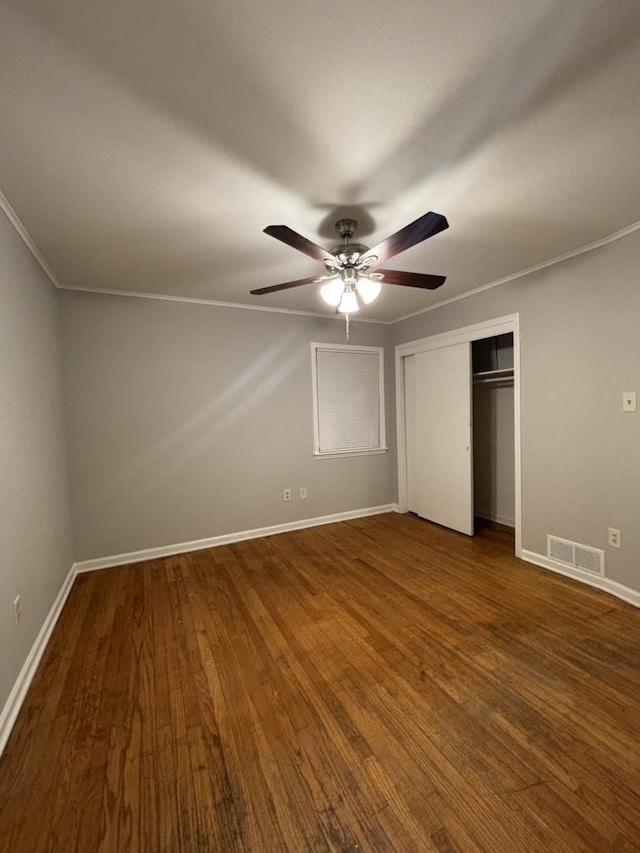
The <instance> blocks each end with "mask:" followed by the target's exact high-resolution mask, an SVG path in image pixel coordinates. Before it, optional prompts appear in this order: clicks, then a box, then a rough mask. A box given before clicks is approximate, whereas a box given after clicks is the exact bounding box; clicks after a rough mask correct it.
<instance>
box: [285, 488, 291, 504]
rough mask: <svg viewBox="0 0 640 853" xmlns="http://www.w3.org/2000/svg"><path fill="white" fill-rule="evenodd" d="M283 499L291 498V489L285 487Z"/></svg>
mask: <svg viewBox="0 0 640 853" xmlns="http://www.w3.org/2000/svg"><path fill="white" fill-rule="evenodd" d="M284 499H285V501H290V500H291V489H285V490H284Z"/></svg>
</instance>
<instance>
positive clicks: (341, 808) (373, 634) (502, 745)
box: [0, 514, 640, 853]
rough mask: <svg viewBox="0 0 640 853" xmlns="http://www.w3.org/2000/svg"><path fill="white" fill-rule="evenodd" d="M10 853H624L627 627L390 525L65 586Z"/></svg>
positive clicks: (0, 771)
mask: <svg viewBox="0 0 640 853" xmlns="http://www.w3.org/2000/svg"><path fill="white" fill-rule="evenodd" d="M0 850H1V851H6V853H39V852H40V851H46V853H71V851H78V853H94V851H99V853H112V852H113V853H115V851H118V853H120V851H129V853H134V851H135V852H136V853H137V851H140V853H185V851H186V852H187V853H191V851H223V853H235V851H247V853H248V851H261V853H262V851H264V853H277V851H372V853H385V851H402V853H405V851H407V852H408V851H416V853H425V851H440V853H451V851H461V853H472V851H486V853H538V851H539V853H580V851H590V853H594V851H596V853H599V851H602V853H605V851H617V853H631V851H636V853H637V851H639V850H640V612H639V611H638V610H636V609H635V608H633V607H632V606H630V605H627V604H625V603H623V602H620V601H618V600H617V599H615V598H612V597H610V596H608V595H606V594H605V593H602V592H599V591H597V590H594V589H592V588H590V587H587V586H583V585H580V584H578V583H574V582H572V581H569V580H568V579H565V578H563V577H560V576H557V575H554V574H552V573H550V572H546V571H544V570H543V569H538V568H535V567H533V566H530V565H527V564H525V563H522V562H520V561H518V560H516V559H515V558H514V557H513V538H512V534H511V533H510V531H508V530H507V529H505V528H500V527H497V526H495V525H493V526H492V525H485V526H483V527H482V528H481V530H480V532H479V535H477V536H476V537H474V538H473V539H468V538H467V537H465V536H462V535H458V534H455V533H452V532H450V531H447V530H445V529H443V528H440V527H437V526H435V525H431V524H429V523H427V522H424V521H421V520H419V519H417V518H415V517H412V516H408V515H407V516H401V515H396V514H389V515H385V516H378V517H375V518H366V519H359V520H354V521H350V522H344V523H342V524H336V525H328V526H325V527H317V528H313V529H309V530H303V531H298V532H295V533H287V534H282V535H279V536H273V537H270V538H267V539H262V540H253V541H248V542H243V543H238V544H235V545H230V546H226V547H221V548H215V549H211V550H208V551H199V552H194V553H191V554H185V555H181V556H177V557H169V558H166V559H162V560H153V561H149V562H146V563H138V564H136V565H132V566H123V567H121V568H117V569H107V570H104V571H101V572H94V573H91V574H85V575H81V576H79V577H78V579H77V581H76V583H75V585H74V587H73V589H72V591H71V594H70V596H69V599H68V601H67V604H66V606H65V608H64V611H63V613H62V615H61V618H60V620H59V622H58V625H57V626H56V628H55V631H54V633H53V636H52V639H51V642H50V644H49V647H48V649H47V651H46V653H45V656H44V658H43V661H42V663H41V665H40V667H39V669H38V672H37V674H36V677H35V679H34V681H33V684H32V687H31V689H30V691H29V694H28V696H27V699H26V701H25V704H24V706H23V708H22V711H21V713H20V716H19V718H18V721H17V724H16V726H15V728H14V731H13V733H12V735H11V738H10V740H9V743H8V745H7V748H6V751H5V754H4V756H3V758H2V759H1V761H0Z"/></svg>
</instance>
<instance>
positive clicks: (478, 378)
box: [473, 367, 513, 383]
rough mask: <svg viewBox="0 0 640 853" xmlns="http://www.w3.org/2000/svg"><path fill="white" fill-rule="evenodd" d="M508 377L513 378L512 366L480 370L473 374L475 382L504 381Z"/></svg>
mask: <svg viewBox="0 0 640 853" xmlns="http://www.w3.org/2000/svg"><path fill="white" fill-rule="evenodd" d="M508 379H513V367H507V368H504V369H502V370H482V371H480V372H479V373H474V374H473V381H474V382H475V383H479V382H504V381H505V380H508Z"/></svg>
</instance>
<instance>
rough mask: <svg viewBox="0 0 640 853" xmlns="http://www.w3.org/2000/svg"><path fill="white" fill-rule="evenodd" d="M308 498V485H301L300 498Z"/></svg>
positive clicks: (304, 499)
mask: <svg viewBox="0 0 640 853" xmlns="http://www.w3.org/2000/svg"><path fill="white" fill-rule="evenodd" d="M306 499H307V487H306V486H300V500H303V501H306Z"/></svg>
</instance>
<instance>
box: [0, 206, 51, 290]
mask: <svg viewBox="0 0 640 853" xmlns="http://www.w3.org/2000/svg"><path fill="white" fill-rule="evenodd" d="M0 208H2V210H3V211H4V213H5V215H6V217H7V219H8V220H9V222H10V223H11V224H12V225H13V227H14V228H15V230H16V231H17V232H18V235H19V236H20V237H21V238H22V242H23V243H24V244H25V246H26V247H27V248H28V249H29V251H30V252H31V254H32V255H33V257H34V258H35V259H36V261H37V262H38V263H39V264H40V266H41V267H42V269H43V271H44V272H45V274H46V276H47V278H48V279H49V280H50V281H51V282H52V283H53V284H55V286H56V287H60V282H59V281H58V279H57V277H56V274H55V273H54V271H53V270H52V269H51V267H50V266H49V264H48V263H47V260H46V258H45V257H44V255H43V254H42V252H41V251H40V249H39V248H38V246H37V245H36V243H35V242H34V240H32V238H31V235H30V234H29V232H28V231H27V229H26V228H25V227H24V225H23V224H22V222H21V221H20V218H19V217H18V214H17V213H16V212H15V210H14V209H13V208H12V207H11V205H10V204H9V201H8V200H7V197H6V196H5V194H4V193H3V192H2V190H0Z"/></svg>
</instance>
